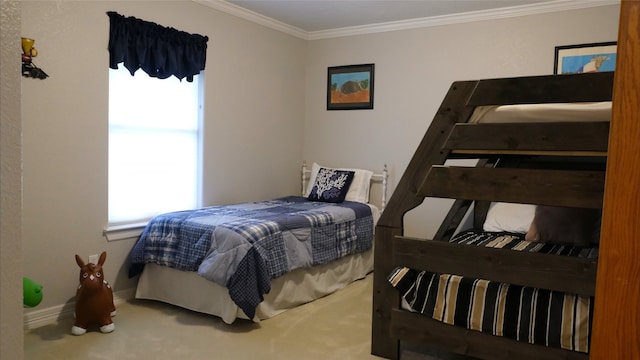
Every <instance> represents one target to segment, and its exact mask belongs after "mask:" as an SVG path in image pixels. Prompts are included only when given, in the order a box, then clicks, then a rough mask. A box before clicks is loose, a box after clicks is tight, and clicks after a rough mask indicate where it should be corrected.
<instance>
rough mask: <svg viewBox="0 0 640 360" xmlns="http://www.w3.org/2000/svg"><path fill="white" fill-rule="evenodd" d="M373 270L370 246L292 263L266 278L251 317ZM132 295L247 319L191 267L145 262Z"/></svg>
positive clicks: (261, 317) (285, 306)
mask: <svg viewBox="0 0 640 360" xmlns="http://www.w3.org/2000/svg"><path fill="white" fill-rule="evenodd" d="M372 270H373V250H368V251H365V252H362V253H357V254H353V255H350V256H346V257H343V258H340V259H338V260H335V261H332V262H330V263H327V264H322V265H317V266H314V267H310V268H301V269H296V270H293V271H291V272H288V273H286V274H284V275H282V276H280V277H278V278H276V279H273V280H272V281H271V291H270V292H269V293H268V294H266V295H265V296H264V301H262V302H261V303H260V305H258V307H257V308H256V311H255V316H254V317H253V318H252V319H251V320H253V321H255V322H258V321H260V320H265V319H268V318H270V317H273V316H275V315H278V314H280V313H282V312H284V311H286V310H288V309H291V308H294V307H296V306H299V305H302V304H305V303H307V302H310V301H313V300H315V299H318V298H321V297H323V296H326V295H329V294H331V293H333V292H335V291H337V290H340V289H342V288H344V287H345V286H347V285H349V284H350V283H352V282H353V281H356V280H359V279H362V278H364V277H365V276H366V275H367V274H368V273H370V272H371V271H372ZM136 298H137V299H148V300H157V301H162V302H165V303H169V304H172V305H176V306H180V307H183V308H185V309H189V310H193V311H198V312H201V313H205V314H210V315H215V316H218V317H220V318H221V319H222V320H223V321H224V322H225V323H227V324H231V323H233V322H234V321H235V320H236V319H237V318H240V319H249V318H248V317H247V315H246V314H245V313H244V312H243V311H242V309H240V308H239V307H238V305H236V303H234V302H233V300H232V299H231V297H230V296H229V292H228V289H227V288H225V287H223V286H220V285H218V284H216V283H214V282H211V281H208V280H206V279H205V278H203V277H201V276H199V275H198V273H197V272H192V271H180V270H176V269H172V268H169V267H165V266H160V265H156V264H147V266H145V268H144V270H143V272H142V274H141V275H140V279H139V281H138V287H137V289H136Z"/></svg>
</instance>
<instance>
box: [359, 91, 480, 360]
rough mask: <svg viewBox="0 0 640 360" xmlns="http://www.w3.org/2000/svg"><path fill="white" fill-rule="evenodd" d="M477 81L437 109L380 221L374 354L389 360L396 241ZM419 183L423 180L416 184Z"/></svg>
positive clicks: (394, 352)
mask: <svg viewBox="0 0 640 360" xmlns="http://www.w3.org/2000/svg"><path fill="white" fill-rule="evenodd" d="M476 84H477V81H461V82H455V83H453V84H452V85H451V89H450V90H449V92H448V93H447V96H446V97H445V99H444V100H443V102H442V105H441V106H440V108H439V109H438V112H437V113H436V116H435V117H434V119H433V122H432V124H431V126H429V129H428V130H427V132H426V134H425V136H424V138H423V139H422V141H421V142H420V145H419V146H418V149H417V150H416V152H415V154H414V155H413V158H412V159H411V161H410V162H409V165H408V166H407V169H406V170H405V172H404V173H403V175H402V178H401V179H400V181H399V182H398V186H397V187H396V189H395V191H394V193H393V195H392V196H391V198H390V199H389V203H388V204H387V206H386V207H385V210H384V212H383V213H382V216H381V217H380V220H378V223H377V226H376V234H375V247H374V273H373V293H374V296H373V319H372V336H371V353H372V354H374V355H378V356H382V357H385V358H389V359H397V358H398V357H399V351H400V348H399V340H398V339H394V338H392V336H391V334H390V328H391V326H390V325H391V310H392V309H394V308H398V307H399V306H400V294H399V293H398V292H397V291H396V290H395V289H394V288H393V287H392V286H391V284H389V282H388V281H387V277H388V276H389V274H390V273H391V271H392V270H393V268H394V266H396V264H395V263H394V260H393V259H392V258H391V256H390V254H391V248H392V242H393V239H394V238H395V237H396V236H400V235H403V232H404V227H403V218H404V215H405V214H406V212H407V211H409V210H411V209H413V208H415V207H416V206H418V205H420V204H421V203H422V201H423V200H424V198H423V197H422V196H418V195H417V191H418V188H419V187H420V185H422V180H424V178H425V177H426V174H427V172H428V171H429V169H430V168H431V166H432V165H437V164H443V163H444V161H445V160H446V158H447V155H448V151H445V150H442V146H443V145H444V143H445V141H446V139H447V136H448V135H449V133H450V132H451V129H452V128H453V126H454V125H455V123H456V122H466V121H467V119H468V118H469V116H471V113H472V110H473V108H472V107H468V108H466V109H464V110H462V111H460V109H459V108H457V107H456V106H454V105H458V104H460V103H466V101H467V100H468V98H469V96H470V94H471V93H472V91H473V89H474V88H475V86H476ZM416 179H420V181H419V182H416Z"/></svg>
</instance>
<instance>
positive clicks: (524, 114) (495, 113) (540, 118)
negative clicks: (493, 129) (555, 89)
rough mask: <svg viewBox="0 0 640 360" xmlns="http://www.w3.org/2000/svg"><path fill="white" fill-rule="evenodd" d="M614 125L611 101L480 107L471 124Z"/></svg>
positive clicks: (472, 117)
mask: <svg viewBox="0 0 640 360" xmlns="http://www.w3.org/2000/svg"><path fill="white" fill-rule="evenodd" d="M596 121H611V101H603V102H590V103H557V104H555V103H545V104H518V105H490V106H478V107H477V108H476V109H475V110H474V112H473V114H472V115H471V118H470V119H469V123H475V124H479V123H513V122H596Z"/></svg>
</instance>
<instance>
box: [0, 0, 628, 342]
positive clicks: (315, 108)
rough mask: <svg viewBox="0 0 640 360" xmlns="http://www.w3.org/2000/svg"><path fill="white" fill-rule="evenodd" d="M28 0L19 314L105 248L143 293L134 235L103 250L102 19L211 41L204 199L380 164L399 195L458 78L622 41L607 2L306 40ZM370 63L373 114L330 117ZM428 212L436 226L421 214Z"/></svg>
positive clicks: (234, 21)
mask: <svg viewBox="0 0 640 360" xmlns="http://www.w3.org/2000/svg"><path fill="white" fill-rule="evenodd" d="M3 6H4V2H3ZM21 6H22V14H21V15H22V25H21V31H22V36H28V37H32V38H34V39H36V44H35V46H36V47H37V48H38V50H39V52H40V55H39V56H38V57H37V58H36V59H35V62H36V64H37V65H38V66H40V67H41V68H42V69H43V70H45V71H46V72H47V73H48V74H49V75H50V78H48V79H46V80H37V79H22V82H21V84H22V108H21V110H22V130H23V138H24V146H23V152H24V160H23V167H24V183H23V186H24V187H23V191H24V208H23V219H24V220H23V232H22V237H23V250H22V253H23V257H24V267H23V272H22V274H21V275H20V276H22V275H24V276H28V277H32V278H33V279H35V280H37V281H39V282H40V283H42V284H43V285H44V286H45V289H44V291H45V298H44V301H43V302H42V304H41V305H40V306H39V307H37V308H35V309H30V310H26V311H25V313H30V312H33V311H38V310H40V309H47V308H50V307H55V306H61V305H64V304H65V303H67V302H68V301H70V300H72V299H73V296H74V291H75V286H76V281H77V279H76V276H77V268H76V265H75V262H74V260H73V255H74V254H76V253H78V254H80V255H82V256H84V257H86V256H88V255H89V254H96V253H99V252H100V251H102V250H106V251H107V252H108V253H109V257H108V259H107V263H106V266H105V267H106V273H107V277H108V278H110V279H111V281H112V283H114V285H115V288H116V291H121V290H125V289H130V288H132V287H133V286H135V281H132V280H129V279H127V277H126V274H125V272H126V257H127V255H128V253H129V251H130V249H131V247H132V246H133V243H134V240H122V241H116V242H107V241H106V240H105V238H104V237H103V236H102V229H103V228H104V226H105V225H106V221H107V183H106V181H107V180H106V179H107V100H108V99H107V91H108V71H107V66H108V62H107V61H108V53H107V36H108V18H107V16H106V14H105V12H106V11H108V10H114V11H117V12H119V13H121V14H123V15H126V16H136V17H139V18H142V19H144V20H148V21H154V22H157V23H160V24H162V25H165V26H173V27H176V28H179V29H181V30H184V31H188V32H195V33H200V34H203V35H207V36H209V38H210V40H209V51H208V58H207V70H206V102H205V117H206V118H205V154H204V155H205V160H204V203H205V204H206V205H209V204H224V203H230V202H236V201H245V200H256V199H264V198H269V197H274V196H280V195H285V194H291V193H296V192H297V191H298V189H299V184H298V169H299V164H300V162H301V160H302V159H305V160H307V161H317V162H320V163H323V164H328V165H332V166H358V167H367V168H378V169H379V168H381V167H382V165H383V164H385V163H386V164H388V165H389V168H390V170H391V188H392V189H393V187H394V186H395V184H396V183H397V181H398V179H399V178H400V176H401V174H402V172H403V171H404V169H405V167H406V165H407V163H408V162H409V159H410V158H411V156H412V155H413V152H414V150H415V148H416V146H417V144H418V142H419V141H420V139H421V138H422V136H423V134H424V132H425V131H426V129H427V127H428V125H429V123H430V121H431V119H432V117H433V114H434V113H435V111H436V109H437V107H438V106H439V104H440V102H441V100H442V98H443V96H444V94H445V92H446V90H447V88H448V87H449V85H450V83H451V82H452V81H455V80H464V79H476V78H487V77H501V76H521V75H538V74H549V73H551V72H552V70H553V56H554V47H555V46H557V45H567V44H578V43H588V42H598V41H611V40H615V39H616V31H617V18H618V7H617V6H606V7H600V8H593V9H585V10H574V11H566V12H561V13H556V14H543V15H532V16H524V17H519V18H512V19H504V20H496V21H480V22H473V23H467V24H458V25H446V26H438V27H430V28H423V29H415V30H404V31H395V32H388V33H378V34H371V35H361V36H352V37H344V38H335V39H326V40H313V41H304V40H301V39H298V38H294V37H292V36H289V35H285V34H283V33H280V32H277V31H275V30H270V29H267V28H264V27H262V26H259V25H256V24H252V23H249V22H247V21H244V20H241V19H239V18H235V17H233V16H231V15H228V14H225V13H222V12H218V11H216V10H213V9H209V8H206V7H203V6H201V5H198V4H195V3H191V2H177V1H176V2H171V1H136V2H115V1H109V2H104V1H96V2H83V1H56V2H49V1H26V2H21ZM3 25H4V24H3ZM3 30H4V29H3ZM3 38H4V32H3ZM370 62H371V63H375V64H376V82H375V109H374V110H361V111H326V109H325V104H326V93H325V91H326V71H327V67H328V66H335V65H347V64H358V63H370ZM3 80H4V78H3ZM3 84H4V82H3ZM3 89H4V85H3ZM3 91H4V90H3ZM3 94H4V93H3ZM3 96H4V95H3ZM3 111H4V108H3ZM3 121H4V118H3ZM3 156H4V154H3ZM283 174H286V176H282V175H283ZM3 191H4V190H3ZM3 197H4V193H3ZM444 205H446V204H443V203H442V202H438V201H430V202H429V203H428V204H425V205H423V206H421V207H420V208H419V209H417V210H416V211H415V212H412V213H411V215H410V216H408V218H407V225H408V227H409V230H410V232H411V233H415V234H417V235H424V236H429V235H430V234H432V233H433V232H434V231H435V228H436V226H437V225H438V224H439V222H440V219H439V218H441V216H443V215H444V211H445V209H444ZM414 213H415V214H414ZM423 216H428V219H429V220H428V221H427V222H425V221H422V220H420V218H422V217H423ZM3 221H4V214H3ZM3 226H4V225H3ZM3 231H4V228H3ZM2 241H3V245H4V241H5V240H4V239H3V240H2ZM18 252H19V251H18ZM5 258H6V255H5V254H4V250H3V254H2V260H4V259H5ZM3 266H4V265H3ZM3 272H4V268H3ZM3 275H4V274H3ZM14 275H16V274H14ZM3 297H4V280H3ZM3 301H4V300H3ZM3 304H4V303H3ZM3 306H4V305H3ZM3 311H4V310H3ZM2 326H3V329H4V326H5V325H4V323H3V325H2ZM15 327H19V324H14V328H15ZM2 333H3V341H4V339H5V338H4V337H5V335H4V334H6V332H5V331H3V332H2Z"/></svg>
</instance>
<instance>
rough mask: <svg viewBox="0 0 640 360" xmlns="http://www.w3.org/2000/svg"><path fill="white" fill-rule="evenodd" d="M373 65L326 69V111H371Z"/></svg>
mask: <svg viewBox="0 0 640 360" xmlns="http://www.w3.org/2000/svg"><path fill="white" fill-rule="evenodd" d="M374 76H375V64H359V65H345V66H332V67H329V68H327V110H363V109H373V89H374Z"/></svg>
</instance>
